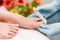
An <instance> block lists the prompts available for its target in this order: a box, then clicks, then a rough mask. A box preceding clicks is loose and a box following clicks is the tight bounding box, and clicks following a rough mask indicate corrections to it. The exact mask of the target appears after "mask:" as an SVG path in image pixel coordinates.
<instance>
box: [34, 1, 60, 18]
mask: <svg viewBox="0 0 60 40" xmlns="http://www.w3.org/2000/svg"><path fill="white" fill-rule="evenodd" d="M34 10H36V11H39V12H40V13H41V14H42V15H43V16H44V17H45V18H48V17H50V16H51V15H53V14H55V12H57V11H58V10H60V0H54V1H52V2H51V3H49V4H46V5H43V6H39V7H37V8H36V9H34Z"/></svg>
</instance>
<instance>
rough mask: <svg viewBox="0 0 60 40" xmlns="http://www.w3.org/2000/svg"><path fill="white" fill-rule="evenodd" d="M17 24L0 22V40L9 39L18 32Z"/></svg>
mask: <svg viewBox="0 0 60 40" xmlns="http://www.w3.org/2000/svg"><path fill="white" fill-rule="evenodd" d="M18 29H19V25H18V24H10V23H2V22H0V39H11V38H13V37H14V36H15V35H16V33H17V32H18Z"/></svg>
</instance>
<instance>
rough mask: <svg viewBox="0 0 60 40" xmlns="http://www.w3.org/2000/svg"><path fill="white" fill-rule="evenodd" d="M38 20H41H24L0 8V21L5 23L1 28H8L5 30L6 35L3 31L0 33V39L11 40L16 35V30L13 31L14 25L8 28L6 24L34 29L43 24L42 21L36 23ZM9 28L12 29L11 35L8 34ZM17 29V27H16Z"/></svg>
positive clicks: (24, 18)
mask: <svg viewBox="0 0 60 40" xmlns="http://www.w3.org/2000/svg"><path fill="white" fill-rule="evenodd" d="M39 20H42V18H26V17H23V16H21V15H19V14H15V13H11V12H8V11H6V10H5V9H1V8H0V21H2V22H5V23H2V25H4V26H3V28H4V27H6V28H8V29H7V30H9V32H8V33H7V31H6V33H5V34H4V31H3V33H1V35H0V38H12V37H14V36H13V35H16V33H17V31H16V30H15V31H14V29H15V28H16V26H15V25H11V26H9V25H10V24H7V23H12V24H19V26H20V27H23V28H28V29H34V28H38V27H40V25H41V24H43V21H40V22H38V21H39ZM11 27H12V28H13V30H12V33H11V32H10V30H11ZM17 28H19V27H18V26H17ZM17 28H16V29H17ZM0 31H1V30H0ZM14 32H16V33H14ZM9 33H10V34H9ZM9 35H10V36H9Z"/></svg>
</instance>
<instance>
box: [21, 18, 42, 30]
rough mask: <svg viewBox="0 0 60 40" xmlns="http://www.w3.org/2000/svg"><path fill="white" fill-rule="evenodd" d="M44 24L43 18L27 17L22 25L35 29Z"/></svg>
mask: <svg viewBox="0 0 60 40" xmlns="http://www.w3.org/2000/svg"><path fill="white" fill-rule="evenodd" d="M41 24H43V21H42V19H41V18H26V19H25V20H24V21H23V24H22V27H24V28H29V29H34V28H38V27H40V25H41Z"/></svg>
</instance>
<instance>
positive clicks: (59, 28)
mask: <svg viewBox="0 0 60 40" xmlns="http://www.w3.org/2000/svg"><path fill="white" fill-rule="evenodd" d="M39 30H40V31H41V32H42V33H44V34H46V35H47V36H55V35H57V34H60V23H54V24H49V25H47V24H46V25H41V28H39Z"/></svg>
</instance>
